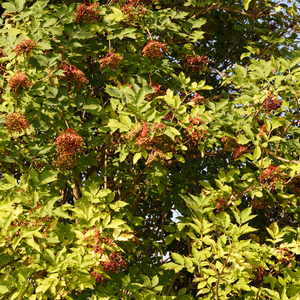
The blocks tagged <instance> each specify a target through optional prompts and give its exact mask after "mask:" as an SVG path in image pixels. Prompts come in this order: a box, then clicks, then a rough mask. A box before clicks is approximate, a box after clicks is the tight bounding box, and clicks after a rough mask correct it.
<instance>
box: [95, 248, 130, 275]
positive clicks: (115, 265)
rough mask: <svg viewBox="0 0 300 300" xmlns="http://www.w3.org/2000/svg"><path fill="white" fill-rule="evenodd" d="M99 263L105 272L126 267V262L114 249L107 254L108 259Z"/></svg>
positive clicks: (117, 270) (118, 270)
mask: <svg viewBox="0 0 300 300" xmlns="http://www.w3.org/2000/svg"><path fill="white" fill-rule="evenodd" d="M100 265H101V266H103V271H104V272H105V273H108V272H109V271H111V272H113V273H117V272H120V268H125V267H126V262H125V261H124V259H123V257H122V254H121V253H119V252H116V251H114V252H112V253H111V254H110V255H109V259H108V260H105V261H101V262H100Z"/></svg>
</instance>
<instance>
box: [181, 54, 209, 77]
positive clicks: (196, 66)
mask: <svg viewBox="0 0 300 300" xmlns="http://www.w3.org/2000/svg"><path fill="white" fill-rule="evenodd" d="M185 58H186V62H185V63H184V65H183V67H186V68H191V69H192V72H193V73H198V72H202V71H203V70H204V68H205V67H206V66H207V65H208V63H209V59H208V57H207V56H204V55H202V56H199V55H186V56H185Z"/></svg>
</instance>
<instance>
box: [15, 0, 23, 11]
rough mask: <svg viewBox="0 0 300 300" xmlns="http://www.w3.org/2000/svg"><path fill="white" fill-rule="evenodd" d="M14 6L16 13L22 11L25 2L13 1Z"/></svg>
mask: <svg viewBox="0 0 300 300" xmlns="http://www.w3.org/2000/svg"><path fill="white" fill-rule="evenodd" d="M14 3H15V6H16V8H17V10H18V11H22V10H23V8H24V4H25V3H26V0H14Z"/></svg>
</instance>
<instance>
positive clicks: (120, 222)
mask: <svg viewBox="0 0 300 300" xmlns="http://www.w3.org/2000/svg"><path fill="white" fill-rule="evenodd" d="M125 223H126V222H125V221H123V220H120V219H113V220H112V221H111V223H110V224H108V225H107V226H106V228H118V227H120V226H121V225H123V224H125Z"/></svg>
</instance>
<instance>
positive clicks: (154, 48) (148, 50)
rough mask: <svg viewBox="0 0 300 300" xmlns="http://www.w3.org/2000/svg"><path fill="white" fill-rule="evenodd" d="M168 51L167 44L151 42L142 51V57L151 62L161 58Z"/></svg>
mask: <svg viewBox="0 0 300 300" xmlns="http://www.w3.org/2000/svg"><path fill="white" fill-rule="evenodd" d="M167 51H168V48H167V44H163V43H160V42H157V41H153V40H151V41H150V42H149V43H148V44H147V45H146V46H145V47H144V49H143V56H144V57H149V58H150V59H151V60H154V59H155V58H163V57H164V56H165V53H166V52H167Z"/></svg>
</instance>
